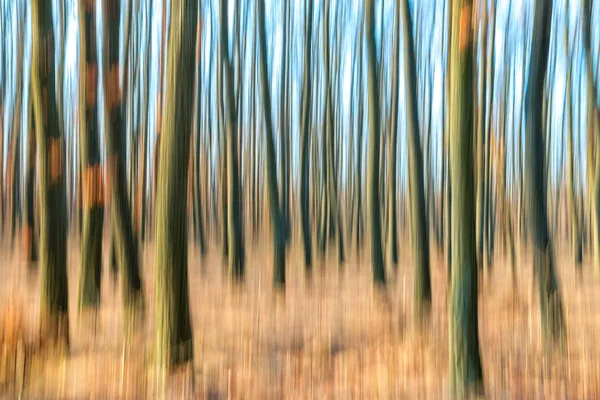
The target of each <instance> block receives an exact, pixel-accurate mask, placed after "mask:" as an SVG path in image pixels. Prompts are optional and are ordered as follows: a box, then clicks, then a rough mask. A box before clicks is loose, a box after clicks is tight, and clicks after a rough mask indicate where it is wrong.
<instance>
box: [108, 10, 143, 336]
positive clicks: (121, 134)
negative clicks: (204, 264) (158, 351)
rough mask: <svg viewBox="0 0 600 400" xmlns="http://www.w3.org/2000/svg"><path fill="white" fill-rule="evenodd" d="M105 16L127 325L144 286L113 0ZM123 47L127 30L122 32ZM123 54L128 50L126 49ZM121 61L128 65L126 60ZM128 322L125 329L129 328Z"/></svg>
mask: <svg viewBox="0 0 600 400" xmlns="http://www.w3.org/2000/svg"><path fill="white" fill-rule="evenodd" d="M105 5H106V9H105V13H106V14H105V16H106V21H107V28H108V29H106V30H105V32H108V35H107V37H106V39H107V41H106V42H105V43H107V48H108V49H107V53H108V64H109V69H108V71H105V72H104V74H105V75H104V78H103V81H104V82H105V88H104V89H105V91H104V93H106V96H105V102H106V104H105V110H107V112H108V113H109V120H108V121H109V123H108V125H107V126H106V129H105V141H106V153H107V154H106V159H107V167H108V168H107V169H108V186H109V191H110V204H111V207H110V208H111V219H112V221H111V224H112V227H111V229H112V235H113V239H112V240H114V253H115V258H116V261H117V265H118V269H119V272H120V275H121V287H122V290H123V306H124V308H125V318H126V325H128V323H130V322H133V317H134V314H133V312H134V311H135V309H136V308H141V309H142V310H143V307H144V304H143V303H144V300H143V289H142V279H141V276H140V267H139V254H138V248H137V243H136V240H135V237H134V233H133V223H132V219H131V207H130V204H129V201H128V199H127V178H126V175H125V173H126V171H125V128H126V123H125V109H124V108H125V105H124V103H123V101H122V93H127V80H126V79H125V80H124V81H123V82H124V83H123V90H122V91H120V90H119V80H120V79H119V46H117V43H119V39H120V32H119V29H118V26H119V12H120V11H119V8H120V6H119V4H118V2H117V1H115V0H111V1H108V2H107V3H106V4H105ZM123 36H124V40H125V42H126V43H125V49H126V48H127V41H128V36H129V35H128V33H127V32H125V34H124V35H123ZM124 54H127V50H125V52H124ZM124 65H127V60H125V62H124ZM128 329H129V326H126V328H125V330H126V331H128Z"/></svg>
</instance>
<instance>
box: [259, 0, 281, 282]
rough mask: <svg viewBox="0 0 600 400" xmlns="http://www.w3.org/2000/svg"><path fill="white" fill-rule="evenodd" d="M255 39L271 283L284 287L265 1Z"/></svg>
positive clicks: (262, 2)
mask: <svg viewBox="0 0 600 400" xmlns="http://www.w3.org/2000/svg"><path fill="white" fill-rule="evenodd" d="M257 7H258V9H257V11H256V13H257V23H258V39H259V42H260V77H261V87H262V99H263V111H264V117H265V138H266V146H267V147H266V151H267V157H266V162H267V181H268V182H267V185H268V193H269V206H270V209H271V224H272V229H273V283H274V285H275V287H276V288H282V289H283V288H285V231H284V229H285V228H284V226H283V224H284V222H283V216H282V214H281V210H280V208H279V194H278V190H277V170H276V161H275V144H274V140H273V130H272V129H273V128H272V126H273V125H272V124H273V122H272V119H271V118H272V117H271V93H270V91H269V76H268V68H267V38H266V32H265V4H264V0H258V2H257Z"/></svg>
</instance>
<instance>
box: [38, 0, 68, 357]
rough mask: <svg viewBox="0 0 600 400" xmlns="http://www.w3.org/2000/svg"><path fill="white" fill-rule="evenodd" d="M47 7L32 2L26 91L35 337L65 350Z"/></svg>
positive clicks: (58, 158)
mask: <svg viewBox="0 0 600 400" xmlns="http://www.w3.org/2000/svg"><path fill="white" fill-rule="evenodd" d="M51 3H52V2H51V1H48V0H34V1H33V2H32V10H31V16H32V49H33V51H32V60H31V64H32V74H31V76H32V88H33V99H34V110H35V120H36V128H37V157H38V167H39V177H38V182H39V192H38V193H39V204H40V266H41V284H40V288H41V307H40V319H41V323H40V327H41V337H42V338H43V339H44V340H47V341H48V342H49V343H51V344H53V345H56V346H58V347H62V348H64V349H68V346H69V314H68V303H69V302H68V290H67V227H66V218H65V213H66V204H65V202H66V196H65V176H64V174H63V165H62V164H63V160H64V156H63V136H62V129H61V127H60V124H59V118H58V107H57V102H56V100H55V99H56V92H57V87H56V79H55V78H56V66H55V63H54V52H53V51H52V49H53V48H54V38H55V35H54V30H53V23H52V8H51V7H52V4H51Z"/></svg>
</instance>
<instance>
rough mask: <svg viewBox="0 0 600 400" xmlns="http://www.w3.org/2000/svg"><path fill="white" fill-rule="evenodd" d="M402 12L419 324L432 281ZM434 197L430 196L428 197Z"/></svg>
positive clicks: (407, 20) (411, 61)
mask: <svg viewBox="0 0 600 400" xmlns="http://www.w3.org/2000/svg"><path fill="white" fill-rule="evenodd" d="M396 4H397V6H398V7H400V9H401V14H402V22H403V23H402V25H403V27H404V71H405V77H404V79H405V86H406V98H407V102H406V114H407V129H406V133H407V134H406V137H407V142H408V143H407V146H408V174H409V186H410V193H411V198H410V209H411V210H410V218H411V230H412V235H411V239H412V248H413V256H414V260H415V291H414V296H415V300H414V301H415V302H414V308H415V319H416V320H417V321H418V322H420V321H421V320H422V319H423V318H424V316H425V314H427V312H428V310H429V309H430V307H431V277H430V272H429V269H430V267H429V232H428V224H427V215H426V209H425V188H424V182H423V154H422V152H421V143H420V139H419V116H418V108H417V72H416V64H415V52H414V44H413V38H412V17H411V15H410V8H409V6H408V0H403V1H402V4H400V2H397V3H396ZM431 195H433V194H432V193H430V196H431Z"/></svg>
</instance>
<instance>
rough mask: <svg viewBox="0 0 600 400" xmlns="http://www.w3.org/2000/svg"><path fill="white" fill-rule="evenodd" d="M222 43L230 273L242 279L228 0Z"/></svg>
mask: <svg viewBox="0 0 600 400" xmlns="http://www.w3.org/2000/svg"><path fill="white" fill-rule="evenodd" d="M220 4H221V8H220V18H221V21H220V22H221V23H220V46H221V60H222V69H223V89H224V91H223V96H224V99H223V101H224V107H225V108H224V117H225V131H226V133H225V154H226V158H227V161H226V164H227V203H228V204H227V233H228V241H229V249H228V256H229V276H230V278H232V279H236V280H240V279H242V278H243V276H244V243H243V238H242V216H241V213H242V209H241V208H242V204H241V195H240V181H239V170H238V161H239V160H238V150H237V147H238V135H239V130H238V126H239V125H238V110H237V108H238V107H237V104H236V102H235V97H234V91H233V84H234V81H233V78H234V76H233V67H232V63H231V60H230V58H229V45H228V43H229V42H228V38H229V35H228V33H227V31H228V29H227V26H228V23H227V21H228V19H227V16H228V13H227V0H221V1H220Z"/></svg>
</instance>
